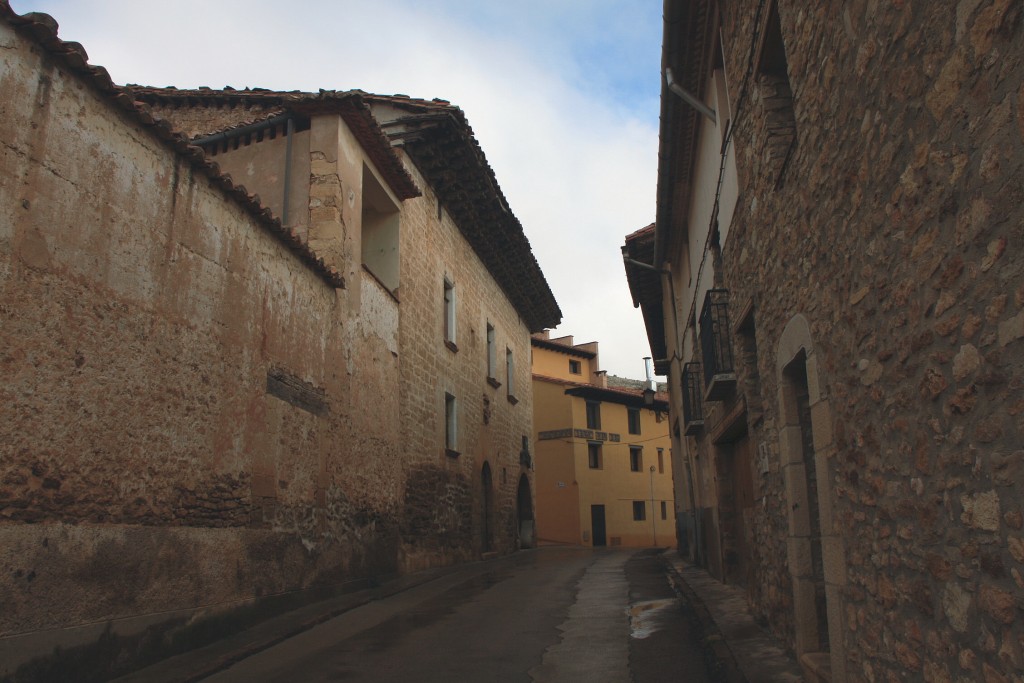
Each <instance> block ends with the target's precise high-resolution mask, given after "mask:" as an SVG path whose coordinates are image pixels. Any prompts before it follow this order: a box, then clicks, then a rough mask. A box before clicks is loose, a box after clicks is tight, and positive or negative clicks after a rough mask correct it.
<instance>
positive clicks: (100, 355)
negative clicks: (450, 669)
mask: <svg viewBox="0 0 1024 683" xmlns="http://www.w3.org/2000/svg"><path fill="white" fill-rule="evenodd" d="M0 44H2V45H3V46H4V59H3V61H2V62H0V90H2V92H3V93H4V97H3V98H2V100H0V141H2V145H0V368H2V370H3V377H4V381H3V382H2V383H0V406H2V407H3V408H2V412H3V417H4V419H3V420H2V421H0V444H3V445H2V446H0V456H2V457H0V567H2V569H3V571H2V573H0V604H2V605H3V606H4V607H3V609H2V610H0V664H2V666H0V677H2V676H4V675H6V674H10V673H11V672H12V671H13V670H14V668H15V667H17V666H19V665H20V664H22V663H23V662H26V661H28V660H33V661H32V662H31V663H30V664H28V665H27V666H28V669H23V671H50V672H51V673H53V672H59V671H61V668H60V667H61V666H63V665H65V664H67V662H75V661H77V662H81V661H92V662H94V663H95V666H96V672H94V673H95V675H96V676H100V677H102V676H105V675H109V674H110V673H112V672H114V671H116V670H117V669H116V667H117V666H127V665H129V664H130V662H132V661H138V659H139V656H140V653H141V654H142V655H143V656H157V655H159V654H160V653H162V652H163V653H166V652H167V651H168V648H171V649H173V647H177V646H179V645H175V644H176V643H184V642H192V643H193V644H194V643H195V642H196V641H195V639H196V638H202V637H203V636H202V633H205V632H208V631H210V630H211V628H209V627H206V631H204V623H213V622H211V621H210V620H211V619H212V620H215V621H216V623H217V624H218V626H217V630H220V631H223V630H225V629H227V628H229V627H230V626H231V625H232V624H236V623H241V622H242V621H244V620H245V619H246V618H250V617H253V618H254V617H255V616H258V615H260V614H266V613H267V612H268V611H273V610H277V609H284V608H287V607H291V606H295V605H298V604H301V603H302V602H304V601H308V600H311V599H315V598H317V597H322V596H324V595H327V594H330V593H332V592H337V591H342V590H348V589H351V588H355V587H360V586H365V585H367V582H372V581H375V580H377V579H378V578H379V577H382V576H387V575H391V574H395V573H401V572H406V571H411V570H415V569H419V568H423V567H427V566H433V565H439V564H446V563H453V562H459V561H465V560H469V559H473V558H478V557H480V555H481V554H482V553H488V552H499V553H507V552H511V551H513V550H515V549H516V548H518V547H519V544H520V542H521V538H522V537H523V536H526V537H529V535H530V534H531V533H532V518H533V511H532V482H531V478H532V473H531V470H530V467H529V464H530V453H529V451H530V442H529V435H530V434H531V432H532V405H531V387H530V369H529V363H528V359H529V354H530V341H529V339H530V333H531V332H534V331H539V330H542V329H544V328H546V327H550V326H553V325H555V324H557V323H558V321H559V318H560V312H559V309H558V306H557V304H556V303H555V301H554V298H553V297H552V295H551V292H550V290H549V288H548V286H547V283H546V282H545V280H544V277H543V274H542V273H541V271H540V269H539V267H538V265H537V262H536V260H535V259H534V257H533V255H532V253H531V251H530V247H529V242H528V241H527V239H526V237H525V235H524V233H523V230H522V226H521V225H520V224H519V222H518V221H517V219H516V218H515V217H514V215H513V214H512V213H511V211H510V210H509V208H508V204H507V202H506V201H505V198H504V197H503V196H502V195H501V191H500V189H499V186H498V184H497V181H496V179H495V177H494V174H493V172H492V171H491V169H490V168H489V166H488V165H487V162H486V158H485V157H484V155H483V152H482V150H481V149H480V147H479V145H478V144H477V143H476V141H475V139H474V137H473V134H472V130H471V129H470V127H469V125H468V123H467V121H466V118H465V116H464V115H463V113H462V112H461V111H460V110H459V109H458V108H456V107H454V106H452V105H450V104H449V103H446V102H441V101H420V100H412V99H409V98H401V97H395V98H391V97H376V96H370V95H366V94H365V93H360V92H350V93H335V92H321V93H317V94H299V93H288V94H282V93H269V92H267V91H231V90H225V91H217V92H214V91H208V90H199V91H194V92H193V91H174V90H170V91H155V90H149V89H144V88H134V89H128V88H123V87H119V86H116V85H115V84H114V83H112V82H111V80H110V77H109V76H108V75H107V73H106V71H105V70H103V69H102V68H101V67H95V66H91V65H89V64H88V62H87V56H86V53H85V50H84V49H83V48H82V47H81V46H80V45H78V44H76V43H69V42H64V41H62V40H60V39H59V38H58V37H57V25H56V22H54V21H53V19H52V18H50V17H48V16H46V15H41V14H31V15H24V16H18V15H16V14H15V13H14V12H13V11H12V10H11V8H10V6H9V5H8V4H7V3H6V2H0ZM499 361H500V362H499ZM264 596H273V597H272V598H268V599H266V600H259V598H261V597H264ZM247 615H248V616H247ZM190 639H191V640H190ZM97 645H99V646H100V647H97ZM58 647H59V650H55V648H58ZM83 652H92V653H94V654H96V656H95V657H93V658H92V659H88V658H86V659H83V658H82V653H83ZM112 664H113V666H114V668H109V667H110V666H111V665H112ZM103 667H108V668H107V669H104V668H103ZM54 675H55V676H58V677H59V675H58V674H57V673H54ZM76 675H84V674H82V673H81V672H79V673H78V674H76Z"/></svg>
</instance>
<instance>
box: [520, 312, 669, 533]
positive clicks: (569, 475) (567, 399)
mask: <svg viewBox="0 0 1024 683" xmlns="http://www.w3.org/2000/svg"><path fill="white" fill-rule="evenodd" d="M531 343H532V344H533V411H534V429H536V430H537V434H536V440H537V446H536V471H537V474H536V481H537V484H536V492H537V542H538V543H541V544H545V543H547V544H550V543H564V544H571V545H585V546H593V547H599V546H633V547H651V546H653V545H657V546H662V547H664V546H670V545H672V542H673V540H674V538H675V505H674V501H673V498H672V463H671V453H670V448H671V441H670V438H669V433H668V419H667V417H668V403H667V400H666V399H667V398H668V396H667V395H666V394H664V393H656V392H655V391H654V389H653V388H651V391H650V392H649V393H647V394H645V389H644V386H643V383H641V382H636V383H632V382H629V381H628V380H627V381H626V382H616V381H615V379H613V378H609V377H608V376H607V374H606V373H605V372H604V371H602V370H601V369H600V362H599V356H598V345H597V342H592V343H589V344H574V343H573V338H572V337H560V338H558V339H551V338H550V335H549V333H548V332H547V331H545V332H543V333H540V334H535V335H533V339H532V342H531ZM636 385H639V386H636ZM645 396H646V399H647V400H645Z"/></svg>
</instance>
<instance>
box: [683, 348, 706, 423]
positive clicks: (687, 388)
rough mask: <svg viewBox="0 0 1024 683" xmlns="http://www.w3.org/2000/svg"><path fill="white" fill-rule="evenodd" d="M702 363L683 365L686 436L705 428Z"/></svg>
mask: <svg viewBox="0 0 1024 683" xmlns="http://www.w3.org/2000/svg"><path fill="white" fill-rule="evenodd" d="M701 389H702V383H701V377H700V363H687V364H686V365H684V366H683V424H684V425H686V428H685V430H684V433H685V434H686V436H694V435H695V434H699V433H700V432H701V431H702V430H703V429H704V399H703V398H702V397H701V394H702V393H703V392H702V391H701Z"/></svg>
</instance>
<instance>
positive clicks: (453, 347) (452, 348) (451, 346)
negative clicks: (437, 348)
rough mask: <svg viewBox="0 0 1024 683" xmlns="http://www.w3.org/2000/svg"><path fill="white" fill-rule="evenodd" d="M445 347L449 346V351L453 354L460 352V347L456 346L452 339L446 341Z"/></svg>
mask: <svg viewBox="0 0 1024 683" xmlns="http://www.w3.org/2000/svg"><path fill="white" fill-rule="evenodd" d="M444 345H445V346H447V347H448V350H449V351H451V352H452V353H458V352H459V347H458V346H457V345H456V344H455V342H453V341H452V340H450V339H445V340H444Z"/></svg>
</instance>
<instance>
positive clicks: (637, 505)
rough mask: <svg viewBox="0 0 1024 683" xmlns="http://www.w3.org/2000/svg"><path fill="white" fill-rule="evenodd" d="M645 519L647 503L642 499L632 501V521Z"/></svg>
mask: <svg viewBox="0 0 1024 683" xmlns="http://www.w3.org/2000/svg"><path fill="white" fill-rule="evenodd" d="M645 519H647V503H645V502H644V501H642V500H634V501H633V521H634V522H642V521H644V520H645Z"/></svg>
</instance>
